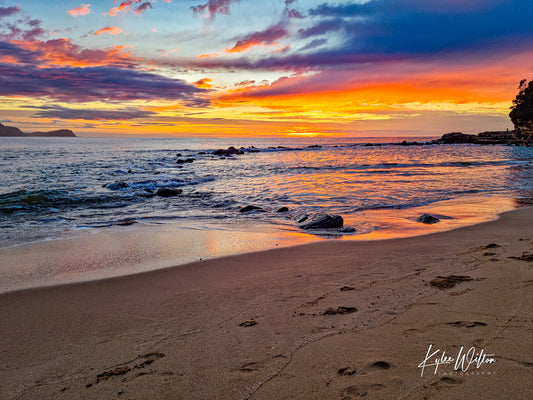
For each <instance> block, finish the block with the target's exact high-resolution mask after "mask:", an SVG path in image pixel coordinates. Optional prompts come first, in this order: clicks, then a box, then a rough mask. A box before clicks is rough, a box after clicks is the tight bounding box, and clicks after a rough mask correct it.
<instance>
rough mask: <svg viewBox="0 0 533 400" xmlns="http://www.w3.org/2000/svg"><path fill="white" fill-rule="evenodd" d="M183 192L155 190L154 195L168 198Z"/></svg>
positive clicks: (179, 190) (171, 189)
mask: <svg viewBox="0 0 533 400" xmlns="http://www.w3.org/2000/svg"><path fill="white" fill-rule="evenodd" d="M181 192H183V190H181V189H173V188H159V189H157V192H156V194H157V195H158V196H161V197H170V196H177V195H178V194H180V193H181Z"/></svg>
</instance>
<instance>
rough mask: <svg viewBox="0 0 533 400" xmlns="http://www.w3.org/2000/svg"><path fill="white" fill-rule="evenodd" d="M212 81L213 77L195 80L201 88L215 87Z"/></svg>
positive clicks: (195, 83) (196, 84)
mask: <svg viewBox="0 0 533 400" xmlns="http://www.w3.org/2000/svg"><path fill="white" fill-rule="evenodd" d="M211 82H213V80H212V79H209V78H203V79H200V80H199V81H196V82H194V85H195V86H196V87H199V88H201V89H211V88H212V87H213V86H211Z"/></svg>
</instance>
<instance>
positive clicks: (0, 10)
mask: <svg viewBox="0 0 533 400" xmlns="http://www.w3.org/2000/svg"><path fill="white" fill-rule="evenodd" d="M18 12H20V8H19V7H16V6H15V7H0V17H9V16H11V15H14V14H16V13H18Z"/></svg>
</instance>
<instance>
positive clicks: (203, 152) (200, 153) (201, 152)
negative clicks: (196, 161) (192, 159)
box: [198, 151, 207, 155]
mask: <svg viewBox="0 0 533 400" xmlns="http://www.w3.org/2000/svg"><path fill="white" fill-rule="evenodd" d="M198 154H199V155H204V154H207V153H206V152H205V151H200V152H198Z"/></svg>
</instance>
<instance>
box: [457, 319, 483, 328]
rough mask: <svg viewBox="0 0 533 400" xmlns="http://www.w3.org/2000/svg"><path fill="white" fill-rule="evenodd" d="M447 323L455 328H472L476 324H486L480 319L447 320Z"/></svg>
mask: <svg viewBox="0 0 533 400" xmlns="http://www.w3.org/2000/svg"><path fill="white" fill-rule="evenodd" d="M448 325H450V326H454V327H456V328H474V327H476V326H487V324H486V323H484V322H480V321H455V322H448Z"/></svg>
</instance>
